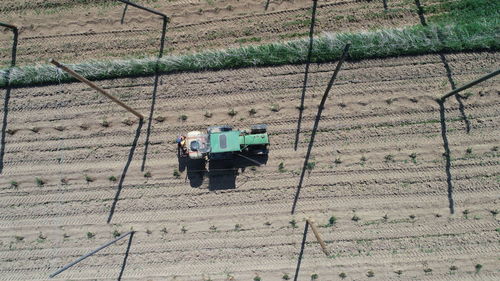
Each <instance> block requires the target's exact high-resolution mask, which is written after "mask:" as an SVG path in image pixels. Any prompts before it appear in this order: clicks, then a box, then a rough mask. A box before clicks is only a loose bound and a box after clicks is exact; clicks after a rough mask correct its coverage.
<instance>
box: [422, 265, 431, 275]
mask: <svg viewBox="0 0 500 281" xmlns="http://www.w3.org/2000/svg"><path fill="white" fill-rule="evenodd" d="M424 272H425V274H430V273H431V272H432V268H429V267H427V268H424Z"/></svg>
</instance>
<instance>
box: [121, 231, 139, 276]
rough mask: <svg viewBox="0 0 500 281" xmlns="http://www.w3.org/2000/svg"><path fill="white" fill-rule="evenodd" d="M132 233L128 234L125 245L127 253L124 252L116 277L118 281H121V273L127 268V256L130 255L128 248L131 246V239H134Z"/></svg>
mask: <svg viewBox="0 0 500 281" xmlns="http://www.w3.org/2000/svg"><path fill="white" fill-rule="evenodd" d="M134 233H135V232H132V233H130V236H129V238H128V244H127V251H126V252H125V256H124V257H123V263H122V267H121V269H120V275H118V281H121V280H122V276H123V272H124V271H125V267H126V266H127V259H128V254H129V253H130V246H132V239H133V238H134Z"/></svg>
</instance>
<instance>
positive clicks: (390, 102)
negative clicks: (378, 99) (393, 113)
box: [385, 99, 394, 105]
mask: <svg viewBox="0 0 500 281" xmlns="http://www.w3.org/2000/svg"><path fill="white" fill-rule="evenodd" d="M385 102H386V103H387V104H389V105H390V104H392V102H394V100H393V99H386V100H385Z"/></svg>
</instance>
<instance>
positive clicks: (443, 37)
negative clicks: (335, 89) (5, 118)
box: [0, 0, 500, 87]
mask: <svg viewBox="0 0 500 281" xmlns="http://www.w3.org/2000/svg"><path fill="white" fill-rule="evenodd" d="M498 3H500V1H491V0H474V1H472V0H462V1H459V2H453V3H444V4H441V5H440V6H439V9H440V11H444V14H440V15H437V16H435V17H433V18H431V19H432V21H434V22H436V23H434V24H430V25H429V26H427V27H423V26H420V25H419V26H414V27H408V28H403V29H385V30H378V31H369V32H358V33H339V34H333V33H325V34H324V35H322V36H320V37H318V38H316V39H315V41H314V46H313V52H312V61H313V62H318V63H321V62H331V61H335V60H337V59H338V58H340V56H341V54H342V50H343V48H344V46H345V44H346V43H347V42H351V44H352V46H351V49H350V52H349V59H351V60H361V59H370V58H384V57H394V56H402V55H422V54H430V53H438V52H463V51H479V50H494V51H497V50H499V49H500V40H499V38H500V16H499V13H500V12H499V10H500V9H499V8H500V4H498ZM433 9H438V8H435V7H434V8H433ZM433 12H435V11H433ZM451 22H454V23H451ZM307 48H308V40H307V39H298V40H292V41H288V42H280V43H270V44H263V45H259V46H245V47H239V48H233V49H227V50H218V51H206V52H201V53H195V54H188V55H179V56H165V57H163V58H161V59H160V60H157V59H156V58H147V59H128V60H112V61H89V62H85V63H79V64H68V65H67V66H69V67H70V68H72V69H74V70H75V71H77V72H78V73H80V74H81V75H83V76H85V77H86V78H87V79H90V80H102V79H113V78H120V77H131V76H146V75H152V74H154V73H155V71H156V69H157V65H158V70H159V72H161V73H174V72H182V71H203V70H220V69H231V68H241V67H253V66H276V65H284V64H299V63H304V62H305V60H306V57H307ZM56 59H57V58H56ZM70 81H74V79H73V78H72V77H70V76H69V75H67V74H66V73H64V72H62V71H61V70H58V69H56V68H55V67H53V66H51V65H34V66H22V67H14V68H10V69H9V68H6V69H0V87H5V86H7V85H8V84H10V85H11V86H16V87H21V86H29V85H36V84H50V83H63V82H70Z"/></svg>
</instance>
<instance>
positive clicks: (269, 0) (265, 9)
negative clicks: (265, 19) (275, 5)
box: [264, 0, 271, 11]
mask: <svg viewBox="0 0 500 281" xmlns="http://www.w3.org/2000/svg"><path fill="white" fill-rule="evenodd" d="M269 2H271V0H267V2H266V7H265V8H264V11H267V8H269Z"/></svg>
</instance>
